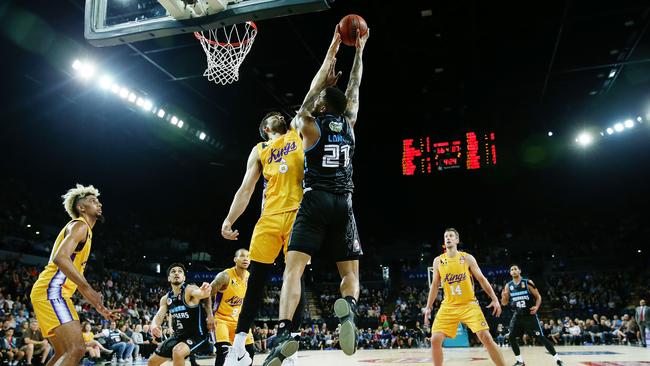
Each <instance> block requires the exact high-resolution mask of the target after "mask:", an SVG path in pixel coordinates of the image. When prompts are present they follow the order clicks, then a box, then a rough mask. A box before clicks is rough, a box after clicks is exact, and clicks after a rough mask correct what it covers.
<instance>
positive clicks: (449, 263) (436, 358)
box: [424, 228, 505, 366]
mask: <svg viewBox="0 0 650 366" xmlns="http://www.w3.org/2000/svg"><path fill="white" fill-rule="evenodd" d="M444 239H445V249H446V252H445V253H443V254H441V255H439V256H437V257H436V259H434V260H433V280H432V281H431V289H430V290H429V300H428V301H427V306H426V308H425V309H424V324H425V326H428V325H429V316H430V315H431V308H432V306H433V302H434V301H435V299H436V297H437V296H438V286H440V283H441V282H442V289H443V291H444V299H443V300H442V305H441V306H440V309H439V310H438V313H437V314H436V316H435V320H434V321H433V327H432V328H431V349H432V353H433V364H434V365H435V366H442V358H443V357H442V356H443V355H442V341H444V339H445V337H449V338H454V337H456V331H457V330H458V323H459V322H461V323H463V324H465V325H467V326H468V327H469V328H470V329H471V330H472V332H474V333H476V336H477V337H478V339H479V340H480V341H481V343H483V345H484V346H485V348H486V349H487V351H488V353H489V354H490V358H491V359H492V362H494V364H496V365H497V366H505V361H504V359H503V355H502V354H501V351H499V347H498V346H497V344H496V343H494V340H493V339H492V335H490V331H489V329H490V327H489V326H488V324H487V321H486V320H485V316H484V315H483V311H482V310H481V307H480V305H479V304H478V301H477V300H476V297H475V296H474V281H473V280H472V277H474V278H475V279H476V280H477V281H478V283H479V284H480V285H481V287H482V288H483V291H485V292H486V293H487V294H488V296H490V299H492V302H490V304H489V305H488V306H487V307H488V308H492V314H493V315H496V316H500V315H501V306H500V305H499V299H498V298H497V295H496V294H495V293H494V290H493V289H492V286H490V282H488V280H487V279H486V278H485V276H483V273H482V272H481V269H480V268H479V266H478V263H477V262H476V259H474V257H473V256H471V255H470V254H468V253H465V252H460V251H458V243H459V242H460V236H459V234H458V231H456V229H453V228H449V229H447V230H445V234H444Z"/></svg>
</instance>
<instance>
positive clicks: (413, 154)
mask: <svg viewBox="0 0 650 366" xmlns="http://www.w3.org/2000/svg"><path fill="white" fill-rule="evenodd" d="M496 163H497V149H496V145H495V137H494V132H488V133H478V132H472V131H469V132H467V133H465V134H464V136H462V137H461V138H453V139H450V140H446V141H440V140H439V139H434V138H431V137H430V136H425V137H420V138H416V139H404V140H403V141H402V175H423V174H431V173H432V172H434V171H442V170H447V169H462V170H477V169H481V168H484V167H488V166H494V165H496Z"/></svg>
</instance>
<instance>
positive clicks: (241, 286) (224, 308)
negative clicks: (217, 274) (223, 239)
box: [214, 267, 248, 324]
mask: <svg viewBox="0 0 650 366" xmlns="http://www.w3.org/2000/svg"><path fill="white" fill-rule="evenodd" d="M226 273H228V277H230V282H229V283H228V287H227V288H226V289H225V290H224V291H222V292H219V293H218V294H217V296H216V299H215V301H214V303H215V305H216V308H215V309H214V313H215V314H214V318H215V321H225V322H229V323H235V324H236V323H237V320H238V319H239V311H240V310H241V306H242V304H243V303H244V295H246V288H247V287H248V271H246V272H245V273H244V278H239V276H237V271H236V270H235V267H232V268H228V269H227V270H226Z"/></svg>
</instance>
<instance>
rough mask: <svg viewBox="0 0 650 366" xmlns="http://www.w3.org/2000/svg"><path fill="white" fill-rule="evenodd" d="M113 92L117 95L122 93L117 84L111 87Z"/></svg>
mask: <svg viewBox="0 0 650 366" xmlns="http://www.w3.org/2000/svg"><path fill="white" fill-rule="evenodd" d="M111 91H112V92H113V93H115V94H119V92H120V86H119V85H117V84H113V85H111Z"/></svg>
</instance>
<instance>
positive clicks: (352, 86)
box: [345, 29, 370, 128]
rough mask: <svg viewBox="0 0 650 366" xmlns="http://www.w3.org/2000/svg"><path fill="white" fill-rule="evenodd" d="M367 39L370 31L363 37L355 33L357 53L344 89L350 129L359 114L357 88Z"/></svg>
mask: <svg viewBox="0 0 650 366" xmlns="http://www.w3.org/2000/svg"><path fill="white" fill-rule="evenodd" d="M368 37H370V29H368V31H367V32H366V34H364V35H363V36H359V34H358V32H357V44H356V47H357V51H356V53H355V55H354V63H353V64H352V71H350V80H349V81H348V87H347V89H345V96H346V97H348V106H347V107H346V109H345V116H346V117H347V118H348V121H349V122H350V125H351V126H352V128H354V125H355V124H356V123H357V113H358V112H359V87H360V86H361V75H362V74H363V61H362V57H363V49H364V48H365V47H366V41H368Z"/></svg>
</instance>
